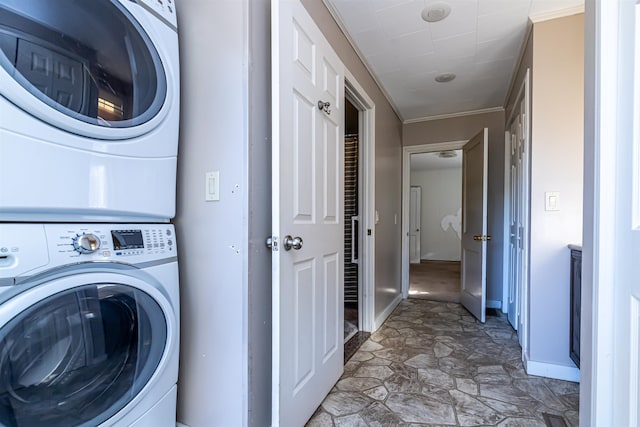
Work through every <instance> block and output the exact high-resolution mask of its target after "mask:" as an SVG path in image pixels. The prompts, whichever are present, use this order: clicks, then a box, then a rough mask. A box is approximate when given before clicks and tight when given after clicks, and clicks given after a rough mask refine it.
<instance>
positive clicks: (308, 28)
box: [272, 0, 344, 426]
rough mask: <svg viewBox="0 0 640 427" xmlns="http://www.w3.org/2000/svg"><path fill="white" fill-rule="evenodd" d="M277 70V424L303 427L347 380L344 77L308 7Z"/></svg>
mask: <svg viewBox="0 0 640 427" xmlns="http://www.w3.org/2000/svg"><path fill="white" fill-rule="evenodd" d="M272 67H273V68H272V73H273V77H272V83H273V85H272V96H273V108H272V116H273V123H272V126H273V157H272V162H273V210H272V214H273V238H272V256H273V258H272V259H273V389H272V393H273V405H272V411H273V417H272V425H274V426H302V425H304V424H305V423H306V421H307V420H308V419H309V418H310V417H311V416H312V415H313V413H314V411H315V410H316V408H317V407H318V406H319V405H320V403H321V402H322V400H323V399H324V397H325V396H326V395H327V394H328V393H329V391H330V390H331V388H332V387H333V385H334V384H335V383H336V381H337V380H338V378H339V377H340V375H341V374H342V371H343V353H344V350H343V318H344V306H343V300H344V295H343V268H342V266H343V262H344V260H343V255H344V249H343V247H344V220H343V217H344V215H343V204H344V203H343V187H344V184H343V183H344V109H343V102H344V68H343V65H342V63H341V62H340V60H339V59H338V57H337V55H336V54H335V52H334V51H333V50H332V49H331V47H330V45H329V43H328V42H327V41H326V39H325V38H324V37H323V35H322V33H321V32H320V30H319V28H318V27H317V26H316V25H315V23H314V22H313V20H312V18H311V17H310V16H309V14H308V13H307V12H306V10H305V9H304V7H303V6H302V4H301V3H300V2H299V1H298V0H282V1H274V2H272Z"/></svg>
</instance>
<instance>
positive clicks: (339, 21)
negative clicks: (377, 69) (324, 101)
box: [322, 0, 404, 121]
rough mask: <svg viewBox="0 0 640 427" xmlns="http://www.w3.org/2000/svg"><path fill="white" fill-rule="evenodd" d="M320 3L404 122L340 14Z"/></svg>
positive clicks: (323, 0) (326, 2)
mask: <svg viewBox="0 0 640 427" xmlns="http://www.w3.org/2000/svg"><path fill="white" fill-rule="evenodd" d="M322 3H324V5H325V6H326V8H327V10H328V11H329V13H330V14H331V16H332V17H333V20H334V21H336V24H337V25H338V28H340V31H342V34H343V35H344V37H345V38H346V39H347V41H348V42H349V44H350V45H351V48H352V49H353V50H354V51H355V53H356V55H357V56H358V59H360V62H362V65H364V68H366V69H367V71H368V72H369V74H370V75H371V78H372V79H373V81H374V82H376V85H378V89H380V92H382V94H383V95H384V97H385V98H386V99H387V102H389V105H391V109H393V111H394V113H396V115H397V116H398V118H399V119H400V121H402V120H404V119H403V118H402V114H400V109H399V108H398V106H397V105H396V104H395V103H394V102H393V99H392V98H391V95H389V93H388V92H387V90H386V89H385V87H384V86H383V85H382V83H381V82H380V80H378V77H376V74H375V73H374V72H373V69H372V68H371V67H370V66H369V63H368V62H367V61H366V60H365V56H364V55H363V54H362V52H361V51H360V49H359V48H358V45H357V44H356V42H355V41H353V39H352V38H351V35H350V34H349V32H348V31H347V27H346V26H345V25H344V22H343V21H342V18H341V17H340V13H339V12H338V11H337V10H336V9H335V8H334V7H333V5H332V4H331V2H330V1H329V0H322ZM345 68H346V66H345Z"/></svg>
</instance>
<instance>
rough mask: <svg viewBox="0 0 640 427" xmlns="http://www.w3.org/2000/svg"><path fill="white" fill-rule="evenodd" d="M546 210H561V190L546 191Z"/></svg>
mask: <svg viewBox="0 0 640 427" xmlns="http://www.w3.org/2000/svg"><path fill="white" fill-rule="evenodd" d="M544 210H545V211H559V210H560V192H559V191H547V192H546V193H544Z"/></svg>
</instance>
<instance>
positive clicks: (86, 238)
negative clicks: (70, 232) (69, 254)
mask: <svg viewBox="0 0 640 427" xmlns="http://www.w3.org/2000/svg"><path fill="white" fill-rule="evenodd" d="M73 249H75V250H76V251H78V252H80V253H81V254H90V253H93V252H95V251H97V250H98V249H100V239H98V238H97V237H96V236H95V234H82V235H81V236H76V237H74V238H73Z"/></svg>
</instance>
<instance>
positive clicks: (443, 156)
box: [438, 150, 458, 159]
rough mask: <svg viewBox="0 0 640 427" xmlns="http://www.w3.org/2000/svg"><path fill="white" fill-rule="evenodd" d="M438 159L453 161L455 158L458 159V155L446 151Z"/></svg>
mask: <svg viewBox="0 0 640 427" xmlns="http://www.w3.org/2000/svg"><path fill="white" fill-rule="evenodd" d="M438 157H440V158H441V159H451V158H453V157H458V153H456V152H455V151H453V150H446V151H441V152H439V153H438Z"/></svg>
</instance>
